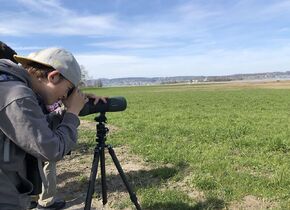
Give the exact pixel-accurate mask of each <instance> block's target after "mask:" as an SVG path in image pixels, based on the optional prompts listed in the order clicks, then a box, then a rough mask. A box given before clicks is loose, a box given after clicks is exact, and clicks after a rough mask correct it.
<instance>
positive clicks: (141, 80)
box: [83, 71, 290, 87]
mask: <svg viewBox="0 0 290 210" xmlns="http://www.w3.org/2000/svg"><path fill="white" fill-rule="evenodd" d="M287 79H290V71H286V72H266V73H254V74H233V75H226V76H175V77H151V78H150V77H128V78H115V79H106V78H101V79H87V80H85V81H83V86H85V87H113V86H146V85H162V84H177V83H187V84H195V83H207V82H229V81H243V80H244V81H249V80H287Z"/></svg>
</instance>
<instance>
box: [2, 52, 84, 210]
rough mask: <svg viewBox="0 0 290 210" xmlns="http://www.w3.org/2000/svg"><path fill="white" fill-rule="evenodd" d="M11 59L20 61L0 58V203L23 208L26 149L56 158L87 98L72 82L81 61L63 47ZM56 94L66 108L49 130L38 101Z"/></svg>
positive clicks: (72, 136)
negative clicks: (70, 92)
mask: <svg viewBox="0 0 290 210" xmlns="http://www.w3.org/2000/svg"><path fill="white" fill-rule="evenodd" d="M15 59H16V60H17V61H18V62H19V63H21V64H22V67H20V66H18V65H16V64H14V63H13V62H11V61H8V60H4V59H1V60H0V96H1V100H0V151H1V152H0V209H6V210H10V209H13V210H18V209H19V210H20V209H21V210H22V209H26V208H27V207H28V205H29V196H28V194H29V193H30V192H31V191H32V190H33V184H32V183H31V182H30V181H29V180H28V179H27V174H29V173H30V172H29V171H27V165H29V164H30V163H29V162H28V163H27V162H26V158H25V157H26V156H27V154H30V155H32V156H34V157H36V158H39V159H41V160H43V161H57V160H60V159H62V158H63V156H64V155H65V154H67V153H68V152H69V151H70V150H71V149H72V148H73V146H74V145H75V144H76V141H77V127H78V125H79V119H78V117H77V116H78V114H79V111H80V110H81V109H82V107H83V105H84V104H85V103H86V102H87V100H88V99H87V97H86V95H85V94H83V93H81V91H79V90H78V89H77V88H75V87H77V85H78V83H79V81H80V77H81V76H80V75H81V72H80V67H79V64H78V63H77V61H76V60H75V58H74V57H73V55H72V54H71V53H69V52H67V51H66V50H64V49H59V48H48V49H45V50H41V51H39V52H36V53H34V54H31V55H30V56H29V57H27V58H26V57H21V56H15ZM73 88H75V89H74V91H73V92H72V94H71V96H70V97H67V93H68V92H69V91H70V90H71V89H73ZM58 100H62V101H63V102H64V104H65V106H66V112H65V114H64V116H63V119H62V121H61V123H60V124H59V125H58V126H57V128H56V129H55V130H52V129H51V128H50V127H49V125H48V122H47V119H46V116H45V114H44V113H43V110H42V104H53V103H54V102H56V101H58Z"/></svg>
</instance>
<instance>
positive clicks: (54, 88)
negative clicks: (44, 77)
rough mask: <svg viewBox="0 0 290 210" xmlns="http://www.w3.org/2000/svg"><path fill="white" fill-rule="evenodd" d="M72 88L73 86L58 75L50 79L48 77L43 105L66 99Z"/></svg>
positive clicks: (49, 76)
mask: <svg viewBox="0 0 290 210" xmlns="http://www.w3.org/2000/svg"><path fill="white" fill-rule="evenodd" d="M72 88H74V85H73V84H72V83H71V82H70V81H68V80H67V79H65V78H63V77H61V76H60V75H59V74H55V75H53V76H52V77H51V75H48V81H47V84H46V94H45V96H44V100H45V103H46V104H47V105H49V104H53V103H55V102H56V101H59V100H63V99H66V97H67V94H68V92H69V91H70V90H71V89H72Z"/></svg>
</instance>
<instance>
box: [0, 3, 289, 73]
mask: <svg viewBox="0 0 290 210" xmlns="http://www.w3.org/2000/svg"><path fill="white" fill-rule="evenodd" d="M0 5H1V7H0V40H2V41H4V42H6V43H7V44H8V45H10V46H11V47H13V48H14V49H15V50H16V51H17V52H18V54H20V55H28V54H29V53H31V52H33V51H36V50H39V49H42V48H46V47H52V46H56V47H63V48H66V49H68V50H69V51H71V52H72V53H73V54H74V55H75V57H76V59H77V60H78V62H79V63H80V64H81V65H83V66H84V67H85V69H86V70H87V71H88V73H89V75H90V77H91V78H118V77H155V76H198V75H204V76H208V75H227V74H237V73H257V72H266V71H289V70H290V0H239V1H238V0H206V1H205V0H192V1H190V0H82V1H74V0H13V1H6V0H0Z"/></svg>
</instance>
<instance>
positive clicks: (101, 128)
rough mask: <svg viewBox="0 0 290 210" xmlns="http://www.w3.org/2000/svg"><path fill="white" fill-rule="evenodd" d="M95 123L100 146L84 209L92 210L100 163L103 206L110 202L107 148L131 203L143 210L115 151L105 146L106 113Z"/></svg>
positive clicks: (101, 114)
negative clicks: (107, 183) (108, 198)
mask: <svg viewBox="0 0 290 210" xmlns="http://www.w3.org/2000/svg"><path fill="white" fill-rule="evenodd" d="M95 121H96V122H98V124H97V125H96V137H97V138H96V141H97V142H98V144H97V145H96V147H95V150H94V158H93V163H92V168H91V174H90V180H89V187H88V191H87V197H86V203H85V208H84V209H85V210H90V209H91V203H92V195H93V193H94V186H95V181H96V176H97V171H98V163H99V161H100V163H101V184H102V200H103V205H105V204H106V203H107V201H108V200H107V185H106V167H105V148H107V149H108V151H109V153H110V155H111V157H112V159H113V162H114V164H115V166H116V168H117V170H118V172H119V174H120V176H121V178H122V180H123V182H124V184H125V186H126V188H127V191H128V193H129V195H130V199H131V201H132V202H133V203H134V205H135V207H136V209H137V210H141V207H140V205H139V203H138V200H137V197H136V195H135V193H134V192H133V190H132V189H131V187H130V185H129V183H128V181H127V179H126V176H125V174H124V171H123V169H122V167H121V165H120V162H119V160H118V158H117V156H116V154H115V151H114V150H113V148H112V146H111V145H107V144H105V141H106V134H107V133H108V132H109V129H108V128H107V127H106V126H105V123H106V121H107V118H106V116H105V112H101V113H100V115H99V116H97V117H96V118H95Z"/></svg>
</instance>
